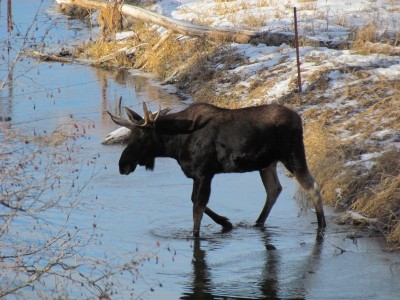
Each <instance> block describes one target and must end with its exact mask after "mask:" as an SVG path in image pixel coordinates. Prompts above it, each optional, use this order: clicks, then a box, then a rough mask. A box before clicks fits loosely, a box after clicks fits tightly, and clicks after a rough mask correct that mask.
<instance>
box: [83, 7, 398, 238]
mask: <svg viewBox="0 0 400 300" xmlns="http://www.w3.org/2000/svg"><path fill="white" fill-rule="evenodd" d="M278 2H279V1H202V2H201V5H198V4H196V1H160V2H157V3H155V4H152V5H147V6H145V8H146V9H151V10H153V11H157V12H159V13H162V14H165V15H168V16H172V17H173V18H179V19H182V20H187V21H190V22H194V23H196V24H206V25H208V26H221V25H223V26H231V27H239V28H243V29H252V30H255V29H256V30H273V31H282V32H286V31H291V30H292V29H291V28H292V27H291V26H292V23H291V22H292V21H291V17H288V16H291V10H292V7H293V5H296V6H298V10H299V24H300V26H299V28H300V32H301V34H302V35H303V36H307V37H312V38H314V39H318V40H321V39H323V40H325V41H329V39H330V40H332V41H337V40H338V39H339V40H341V41H346V42H349V41H350V42H351V46H350V48H349V49H329V48H326V47H317V46H315V45H312V44H309V43H308V44H302V46H301V47H300V57H301V61H302V65H301V70H302V82H303V86H302V88H303V92H302V93H298V92H297V85H296V82H297V70H296V53H295V49H294V48H293V47H292V46H290V45H287V44H284V43H283V44H281V45H280V46H267V45H265V44H255V45H253V44H237V43H232V42H227V41H221V42H216V41H211V40H208V39H202V38H191V37H186V36H182V35H178V34H171V33H167V30H165V29H163V28H161V27H159V26H155V25H153V24H150V23H144V22H138V21H135V20H126V21H125V22H126V24H129V26H128V27H127V28H125V29H123V30H124V31H125V34H121V33H117V34H116V35H115V34H114V31H113V30H110V31H108V32H109V33H110V34H109V35H108V36H102V37H101V38H99V40H98V41H97V42H95V43H92V44H89V45H85V47H79V48H80V49H78V51H77V53H78V55H79V56H80V57H81V58H90V59H91V60H92V61H95V62H96V63H97V64H99V65H103V66H117V67H123V68H129V69H130V68H140V69H141V70H143V71H146V72H150V73H153V74H155V75H156V76H157V77H158V79H159V80H160V81H161V82H163V83H164V84H174V85H175V86H176V87H178V89H179V90H180V91H181V92H182V93H184V94H186V95H189V96H190V97H191V98H192V99H193V101H195V102H198V101H202V102H209V103H213V104H216V105H219V106H224V107H231V108H237V107H244V106H249V105H259V104H264V103H272V102H277V103H281V104H285V105H287V106H290V107H292V108H294V109H295V110H297V111H298V112H300V113H301V114H302V116H303V120H304V123H305V142H306V148H307V155H308V160H309V164H310V166H311V169H312V172H313V173H314V175H315V176H316V178H317V180H318V181H319V183H320V185H321V188H322V193H323V196H324V200H325V204H329V205H332V206H333V207H335V208H337V209H339V210H342V211H350V210H351V211H357V212H358V213H360V214H361V215H362V216H364V217H366V218H365V219H362V220H363V221H360V219H354V218H352V217H351V216H352V214H346V215H345V216H350V217H349V218H341V220H340V221H341V222H353V223H357V224H359V223H365V224H367V225H368V226H371V227H373V228H374V229H376V230H379V231H381V232H382V233H383V234H384V235H385V236H386V237H387V239H388V240H389V241H392V242H395V243H400V203H399V201H398V199H399V198H400V174H399V171H398V164H399V162H400V135H399V132H400V121H399V120H400V108H399V105H398V103H399V101H400V76H399V75H400V47H399V46H397V39H396V37H399V33H398V32H397V33H396V32H393V31H392V30H391V28H392V27H391V26H393V28H399V26H398V24H397V23H395V22H398V21H396V20H399V18H398V16H399V15H400V6H399V5H398V4H395V3H386V4H388V5H386V8H385V11H382V9H383V7H384V6H383V4H382V3H383V2H385V1H371V2H368V3H367V4H368V5H367V6H365V7H363V6H362V4H361V3H356V4H353V6H349V5H347V4H343V5H342V6H340V5H334V4H333V3H330V1H295V2H296V3H289V2H286V1H283V2H282V1H281V2H279V3H278ZM322 2H323V3H324V4H326V5H325V6H324V5H323V4H322ZM328 2H329V3H328ZM388 2H390V1H388ZM381 4H382V5H381ZM374 11H379V12H380V15H378V14H374ZM102 15H103V16H105V15H111V14H105V13H104V12H103V13H102ZM118 20H119V18H118ZM385 20H386V21H387V22H388V23H387V24H386V23H384V21H385ZM101 22H103V23H101ZM107 22H108V26H110V25H112V24H115V22H114V21H113V20H108V21H107ZM100 23H101V24H100V25H101V26H102V27H104V26H105V25H104V24H105V23H104V18H103V21H100ZM396 26H397V27H396ZM383 29H385V30H383ZM166 35H168V36H166ZM163 36H164V38H163ZM328 44H329V43H328Z"/></svg>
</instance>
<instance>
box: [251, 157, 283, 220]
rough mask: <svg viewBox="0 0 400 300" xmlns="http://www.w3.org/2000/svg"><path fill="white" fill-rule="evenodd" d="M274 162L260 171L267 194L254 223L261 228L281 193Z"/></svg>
mask: <svg viewBox="0 0 400 300" xmlns="http://www.w3.org/2000/svg"><path fill="white" fill-rule="evenodd" d="M276 164H277V163H276V162H274V163H272V164H270V165H269V166H268V167H267V168H265V169H262V170H260V176H261V180H262V182H263V184H264V187H265V191H266V192H267V199H266V201H265V205H264V207H263V210H262V211H261V214H260V216H259V217H258V219H257V221H256V224H255V225H256V226H263V225H264V223H265V220H266V219H267V217H268V215H269V213H270V212H271V209H272V207H273V206H274V204H275V202H276V199H278V196H279V194H280V193H281V191H282V186H281V183H280V182H279V178H278V173H277V172H276Z"/></svg>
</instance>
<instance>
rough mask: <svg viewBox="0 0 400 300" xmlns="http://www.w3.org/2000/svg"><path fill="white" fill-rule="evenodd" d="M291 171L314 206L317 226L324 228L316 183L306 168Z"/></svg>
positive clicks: (321, 206)
mask: <svg viewBox="0 0 400 300" xmlns="http://www.w3.org/2000/svg"><path fill="white" fill-rule="evenodd" d="M293 173H294V176H295V177H296V179H297V181H298V182H299V183H300V185H301V186H302V187H303V189H304V190H305V191H306V192H307V193H308V195H309V196H310V197H311V200H312V202H313V204H314V207H315V212H316V214H317V221H318V228H319V229H322V228H325V227H326V220H325V215H324V207H323V205H322V197H321V193H320V189H319V186H318V183H317V182H316V181H315V179H314V178H313V177H312V175H311V174H310V172H309V171H308V169H306V170H305V171H302V172H299V171H294V172H293Z"/></svg>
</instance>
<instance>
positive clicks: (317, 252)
mask: <svg viewBox="0 0 400 300" xmlns="http://www.w3.org/2000/svg"><path fill="white" fill-rule="evenodd" d="M260 233H261V235H260V237H261V239H262V242H263V244H264V246H265V250H264V254H265V255H264V254H263V253H262V252H261V253H260V255H261V257H262V261H261V263H263V264H261V263H260V265H261V268H262V269H261V272H260V271H257V270H254V276H253V277H252V278H244V280H245V281H247V282H242V281H241V282H240V283H229V282H226V281H223V282H217V280H216V281H215V282H213V278H216V277H218V276H216V274H213V268H211V267H210V266H209V264H208V262H207V251H206V250H204V249H202V246H201V245H202V243H212V241H209V240H202V239H194V241H193V260H192V267H193V275H192V281H191V282H188V283H186V284H185V285H186V286H187V287H186V291H185V292H184V293H183V295H182V296H181V298H180V299H185V300H189V299H216V298H217V299H223V298H224V295H219V293H220V292H219V291H221V293H224V292H223V291H227V290H229V287H228V285H232V290H235V288H236V287H235V286H234V285H235V284H236V285H237V284H238V285H239V286H240V290H239V289H238V290H237V292H236V293H237V296H236V297H232V296H230V297H228V298H229V299H249V298H254V299H280V297H282V298H286V297H288V296H289V297H293V295H296V299H303V298H304V297H306V295H307V284H308V282H309V280H312V277H313V276H314V274H316V273H317V271H318V268H319V264H320V259H321V253H322V249H323V238H322V235H321V234H319V233H317V235H316V239H315V242H314V244H313V245H312V246H311V245H310V250H309V251H310V252H309V253H307V254H306V255H305V256H304V257H303V259H302V260H300V261H299V262H300V264H299V265H297V266H296V267H293V266H291V267H288V266H287V265H288V264H292V263H294V261H293V260H292V261H291V260H289V261H286V260H285V259H283V258H282V254H283V253H284V252H285V249H277V248H276V247H275V246H274V245H273V242H272V237H273V233H272V232H270V231H269V230H268V229H262V231H261V232H260ZM218 250H220V249H217V250H215V251H218ZM214 255H215V256H218V254H216V253H214ZM297 263H298V262H296V264H297ZM293 269H295V270H296V271H295V273H290V272H288V270H293ZM215 272H216V273H217V272H218V270H215ZM257 274H260V275H259V276H258V275H257ZM232 292H233V293H235V292H234V291H232ZM241 297H243V298H241Z"/></svg>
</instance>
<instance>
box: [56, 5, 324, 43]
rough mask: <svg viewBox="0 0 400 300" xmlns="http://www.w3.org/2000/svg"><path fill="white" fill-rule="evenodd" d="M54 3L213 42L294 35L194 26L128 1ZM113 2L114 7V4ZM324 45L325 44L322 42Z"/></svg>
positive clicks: (290, 36)
mask: <svg viewBox="0 0 400 300" xmlns="http://www.w3.org/2000/svg"><path fill="white" fill-rule="evenodd" d="M57 2H58V3H61V2H62V3H63V4H72V5H78V6H83V7H86V8H90V9H100V10H101V9H109V8H113V9H115V8H117V9H118V10H119V11H120V13H121V14H124V15H127V16H130V17H133V18H135V19H138V20H141V21H144V22H150V23H153V24H156V25H159V26H162V27H164V28H167V29H168V30H169V31H170V32H172V33H178V34H182V35H184V36H191V37H200V38H207V39H210V40H213V41H219V42H220V41H225V42H235V43H239V44H247V43H252V44H258V43H263V44H266V45H270V46H280V45H281V44H282V43H286V44H291V45H294V34H291V33H277V32H260V31H253V30H246V29H239V28H231V27H209V26H204V25H196V24H192V23H190V22H186V21H182V20H176V19H173V18H170V17H167V16H163V15H160V14H157V13H155V12H152V11H149V10H146V9H143V8H140V7H138V6H134V5H130V4H124V3H122V4H115V3H110V2H109V1H103V0H97V1H96V0H57ZM116 5H117V6H116ZM302 40H303V41H305V42H311V43H313V44H315V43H318V42H317V41H314V40H311V39H307V38H304V37H303V38H302ZM325 46H327V45H325Z"/></svg>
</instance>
